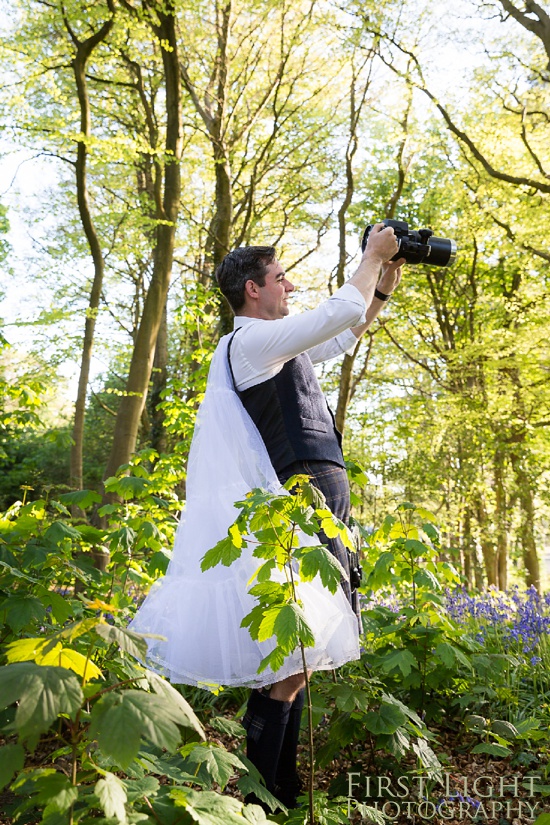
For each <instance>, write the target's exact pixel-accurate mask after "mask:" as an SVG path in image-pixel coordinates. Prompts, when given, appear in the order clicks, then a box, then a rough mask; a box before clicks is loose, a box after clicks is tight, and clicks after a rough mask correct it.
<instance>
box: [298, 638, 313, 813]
mask: <svg viewBox="0 0 550 825" xmlns="http://www.w3.org/2000/svg"><path fill="white" fill-rule="evenodd" d="M300 650H301V652H302V667H303V668H304V676H305V680H306V699H307V728H308V739H309V742H308V744H309V776H308V788H307V790H308V796H309V825H315V809H314V806H313V779H314V776H315V749H314V746H313V706H312V703H311V688H310V684H309V674H308V672H307V663H306V652H305V648H304V643H303V642H300Z"/></svg>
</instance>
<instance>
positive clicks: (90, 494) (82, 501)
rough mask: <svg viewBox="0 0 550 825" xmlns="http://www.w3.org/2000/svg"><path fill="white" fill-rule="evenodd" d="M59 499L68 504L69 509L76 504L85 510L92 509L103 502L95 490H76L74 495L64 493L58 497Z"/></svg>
mask: <svg viewBox="0 0 550 825" xmlns="http://www.w3.org/2000/svg"><path fill="white" fill-rule="evenodd" d="M58 498H59V501H61V502H62V503H63V504H67V505H68V506H69V507H71V506H72V505H74V504H76V505H78V507H81V508H82V509H83V510H85V509H86V508H87V507H91V506H92V504H99V503H100V502H101V500H102V499H101V496H100V495H99V493H96V492H95V490H75V491H74V492H72V493H63V494H62V495H60V496H58Z"/></svg>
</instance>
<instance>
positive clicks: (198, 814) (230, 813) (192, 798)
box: [170, 788, 243, 825]
mask: <svg viewBox="0 0 550 825" xmlns="http://www.w3.org/2000/svg"><path fill="white" fill-rule="evenodd" d="M170 796H171V797H172V799H173V800H174V802H175V803H176V805H177V806H178V807H181V808H185V810H186V812H187V813H188V814H189V816H190V817H191V818H192V819H193V821H194V822H197V823H198V825H220V823H223V825H243V817H242V815H241V811H242V802H238V801H237V800H236V799H234V798H233V797H232V796H222V795H221V794H218V793H215V792H214V791H192V790H188V789H187V788H186V789H185V790H184V789H183V788H174V789H173V790H172V791H171V792H170Z"/></svg>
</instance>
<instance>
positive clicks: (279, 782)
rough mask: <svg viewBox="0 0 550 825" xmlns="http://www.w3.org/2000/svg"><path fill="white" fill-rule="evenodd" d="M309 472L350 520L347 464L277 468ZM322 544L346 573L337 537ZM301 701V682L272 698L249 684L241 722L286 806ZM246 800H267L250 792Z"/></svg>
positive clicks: (355, 603) (255, 759) (293, 779)
mask: <svg viewBox="0 0 550 825" xmlns="http://www.w3.org/2000/svg"><path fill="white" fill-rule="evenodd" d="M298 474H305V475H308V476H310V481H311V483H312V484H313V485H314V486H315V487H317V489H318V490H320V491H321V493H322V494H323V495H324V497H325V499H326V502H327V507H328V508H329V510H330V511H331V512H332V513H333V515H335V516H336V518H339V519H340V521H342V522H344V524H348V520H349V511H350V494H349V482H348V477H347V473H346V471H345V469H344V468H343V467H340V466H339V465H338V464H334V463H333V462H331V461H317V460H315V461H314V460H309V461H295V462H294V463H293V464H290V465H288V466H287V467H285V468H284V470H283V471H282V472H280V473H278V476H279V481H280V482H281V484H284V483H285V482H286V481H288V479H289V478H290V477H291V476H293V475H298ZM319 539H320V541H321V543H322V544H325V545H327V546H328V548H329V550H330V551H331V553H332V554H333V555H334V556H335V557H336V558H337V559H338V561H339V562H340V564H341V565H342V567H343V568H344V570H345V571H346V573H347V575H348V577H349V557H348V551H347V549H346V547H345V546H344V543H343V542H342V540H341V539H340V538H336V539H329V538H328V537H327V536H326V535H325V534H324V533H320V534H319ZM341 586H342V588H343V590H344V592H345V594H346V596H347V599H348V601H349V602H350V604H351V606H352V609H353V611H354V613H355V614H356V616H357V619H358V622H360V605H359V598H358V593H357V591H356V590H353V591H352V589H351V587H350V583H349V580H348V581H346V580H345V579H342V580H341ZM303 705H304V688H302V690H300V691H299V693H298V694H297V695H296V698H295V699H294V700H293V701H292V702H281V701H279V700H276V699H271V698H270V696H269V690H268V689H265V688H264V689H261V690H253V691H252V693H251V695H250V698H249V700H248V706H247V710H246V714H245V716H244V718H243V726H244V728H245V729H246V731H247V740H246V747H247V756H248V758H249V759H250V761H251V762H252V763H253V764H254V765H255V766H256V767H257V768H258V770H259V771H260V773H261V774H262V776H263V777H264V780H265V783H266V787H267V789H268V790H269V791H270V792H271V793H273V794H274V795H275V796H276V797H277V798H278V799H280V800H281V802H283V804H284V805H286V806H287V807H288V808H293V807H295V805H296V798H297V796H298V795H299V794H300V793H301V789H302V783H301V781H300V778H299V776H298V772H297V764H296V762H297V752H298V741H299V736H300V722H301V716H302V708H303ZM245 801H246V802H253V803H256V804H260V805H261V806H262V807H263V808H264V809H265V810H266V812H269V809H268V808H267V806H265V805H264V804H263V803H262V802H261V801H260V800H259V799H258V798H257V797H255V796H254V794H249V796H248V797H247V798H246V799H245Z"/></svg>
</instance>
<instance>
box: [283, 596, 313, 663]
mask: <svg viewBox="0 0 550 825" xmlns="http://www.w3.org/2000/svg"><path fill="white" fill-rule="evenodd" d="M273 630H274V632H275V635H276V637H277V643H278V644H279V645H280V646H281V647H282V648H283V650H285V651H287V652H288V653H290V652H291V651H293V650H294V649H295V648H296V647H297V646H298V644H299V643H300V642H302V643H303V644H304V645H305V647H313V645H314V644H315V638H314V636H313V633H312V632H311V628H310V626H309V625H308V623H307V619H306V617H305V615H304V613H303V611H302V610H301V609H300V607H299V606H298V605H297V604H296V602H290V603H289V604H285V605H283V607H282V608H281V609H280V610H279V611H278V613H277V616H276V618H275V623H274V625H273Z"/></svg>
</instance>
